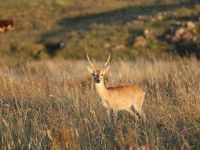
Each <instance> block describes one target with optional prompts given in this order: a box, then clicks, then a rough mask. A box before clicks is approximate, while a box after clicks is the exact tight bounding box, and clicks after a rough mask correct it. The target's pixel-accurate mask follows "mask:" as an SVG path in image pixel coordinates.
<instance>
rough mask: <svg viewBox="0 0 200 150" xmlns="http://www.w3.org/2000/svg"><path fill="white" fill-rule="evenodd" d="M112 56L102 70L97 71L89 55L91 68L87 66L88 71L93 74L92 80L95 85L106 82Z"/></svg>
mask: <svg viewBox="0 0 200 150" xmlns="http://www.w3.org/2000/svg"><path fill="white" fill-rule="evenodd" d="M110 56H111V55H109V57H108V60H107V61H106V63H105V64H104V65H103V67H102V68H101V69H96V68H95V67H94V65H93V64H92V62H91V61H90V58H89V56H88V54H87V59H88V62H89V63H90V66H87V69H88V71H89V72H90V73H91V74H92V78H93V80H94V83H95V84H98V83H102V82H104V76H105V74H106V73H107V72H108V70H109V68H110V67H109V65H108V63H109V61H110Z"/></svg>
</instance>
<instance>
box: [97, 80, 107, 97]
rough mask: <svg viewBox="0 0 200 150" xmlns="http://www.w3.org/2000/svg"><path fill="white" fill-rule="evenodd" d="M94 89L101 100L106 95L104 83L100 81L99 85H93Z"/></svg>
mask: <svg viewBox="0 0 200 150" xmlns="http://www.w3.org/2000/svg"><path fill="white" fill-rule="evenodd" d="M95 88H96V90H97V93H98V94H99V96H100V97H101V98H103V97H105V96H106V95H107V92H108V89H107V88H106V86H105V83H104V81H101V82H100V83H95Z"/></svg>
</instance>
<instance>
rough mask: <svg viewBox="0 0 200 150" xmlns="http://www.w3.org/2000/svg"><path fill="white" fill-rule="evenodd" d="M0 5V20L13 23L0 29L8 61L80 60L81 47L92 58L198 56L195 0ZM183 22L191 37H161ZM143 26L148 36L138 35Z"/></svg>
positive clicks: (199, 7)
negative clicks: (9, 29) (189, 27)
mask: <svg viewBox="0 0 200 150" xmlns="http://www.w3.org/2000/svg"><path fill="white" fill-rule="evenodd" d="M0 7H1V9H0V16H1V19H13V20H14V22H15V30H14V31H13V32H6V33H1V34H0V58H1V61H4V62H7V63H10V64H12V63H15V64H16V63H24V62H26V61H29V60H46V59H49V58H56V59H85V53H86V51H87V52H89V53H90V54H91V55H93V57H94V58H96V59H98V60H102V59H103V58H104V57H105V56H107V55H108V53H112V57H113V59H118V58H119V57H120V58H122V59H131V60H134V59H135V58H136V57H143V58H148V59H152V58H153V59H154V58H157V59H160V58H161V59H166V58H168V57H178V56H190V55H197V56H198V57H199V58H200V56H199V53H198V52H199V49H200V46H199V45H200V43H199V41H200V36H199V35H200V34H199V33H200V18H199V16H200V4H199V0H177V1H174V0H148V1H146V0H140V1H138V0H109V1H106V0H98V1H97V0H84V1H81V0H55V1H53V0H35V1H34V2H30V1H27V0H17V1H13V0H7V1H5V0H0ZM27 8H28V9H27ZM188 21H190V22H192V23H193V24H194V25H195V28H194V31H193V30H192V32H187V34H186V35H185V36H186V37H188V36H192V38H193V39H195V40H194V41H193V40H191V39H189V40H188V39H183V40H181V39H180V40H178V41H175V42H173V41H171V40H169V39H166V38H165V37H167V36H168V34H171V36H173V34H174V33H173V32H174V30H176V29H177V24H180V27H178V28H183V27H184V26H185V25H184V24H185V23H187V22H188ZM145 30H147V31H148V32H149V36H148V37H146V38H145V39H144V38H142V39H141V36H142V37H143V32H144V31H145ZM193 32H194V33H193ZM188 34H189V35H188ZM138 37H140V38H139V39H140V41H139V43H141V42H142V44H137V39H138ZM61 43H63V46H60V44H61ZM137 45H138V46H137Z"/></svg>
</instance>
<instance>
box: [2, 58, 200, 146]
mask: <svg viewBox="0 0 200 150" xmlns="http://www.w3.org/2000/svg"><path fill="white" fill-rule="evenodd" d="M87 64H88V63H87V62H85V61H42V62H29V63H27V64H26V65H21V66H15V67H10V66H7V65H2V66H1V67H0V89H1V90H0V149H85V150H86V149H87V150H88V149H112V148H113V147H117V148H118V149H127V148H128V145H129V146H130V145H132V146H133V148H134V149H136V148H139V147H142V146H143V148H145V147H146V148H147V147H150V148H151V149H155V147H157V148H159V149H199V147H200V116H199V114H200V101H199V100H200V91H199V90H200V87H199V86H200V83H199V81H200V78H199V77H200V72H199V67H200V63H199V62H198V61H197V60H196V59H189V60H188V59H185V60H176V61H157V60H154V61H147V60H142V59H139V60H136V61H134V62H124V61H118V62H115V61H111V70H110V73H109V75H108V77H107V79H106V84H107V85H109V86H115V85H118V84H122V83H134V84H138V85H139V86H141V87H142V88H144V89H145V92H146V97H145V104H144V111H145V113H146V116H147V118H148V120H149V123H144V122H143V120H139V121H136V120H135V119H134V117H132V116H131V115H129V114H128V113H127V112H125V111H121V112H120V113H119V117H118V121H117V126H113V125H112V124H110V123H109V122H108V118H107V115H106V110H105V108H104V107H103V106H102V105H101V103H100V99H99V98H98V96H97V94H96V93H95V91H94V90H93V89H91V80H90V75H89V73H88V72H87V71H86V66H87ZM97 64H98V65H101V64H102V63H101V62H98V63H97Z"/></svg>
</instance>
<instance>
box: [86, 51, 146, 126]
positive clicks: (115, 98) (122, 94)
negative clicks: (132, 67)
mask: <svg viewBox="0 0 200 150" xmlns="http://www.w3.org/2000/svg"><path fill="white" fill-rule="evenodd" d="M110 56H111V55H109V57H108V60H107V61H106V63H105V64H104V66H103V67H102V68H101V69H96V68H95V67H94V65H93V64H92V62H91V61H90V58H89V56H88V54H87V59H88V62H89V64H90V66H87V70H88V71H89V72H90V73H91V74H92V78H93V81H94V85H95V89H96V92H97V93H98V95H99V97H100V99H101V103H102V105H103V106H104V107H105V108H106V110H107V114H108V117H109V118H108V119H109V121H111V120H110V119H111V110H113V119H114V123H115V124H116V121H117V116H118V111H119V110H126V111H128V112H129V113H130V114H131V115H133V116H135V117H136V119H138V114H139V116H140V117H144V118H145V114H144V112H143V110H142V104H143V101H144V96H145V92H144V90H143V89H141V88H140V87H138V86H137V85H134V84H132V85H131V84H130V85H120V86H116V87H106V86H105V81H104V77H105V75H106V73H107V72H108V70H109V68H110V66H109V65H108V63H109V61H110ZM133 108H134V110H133Z"/></svg>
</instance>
